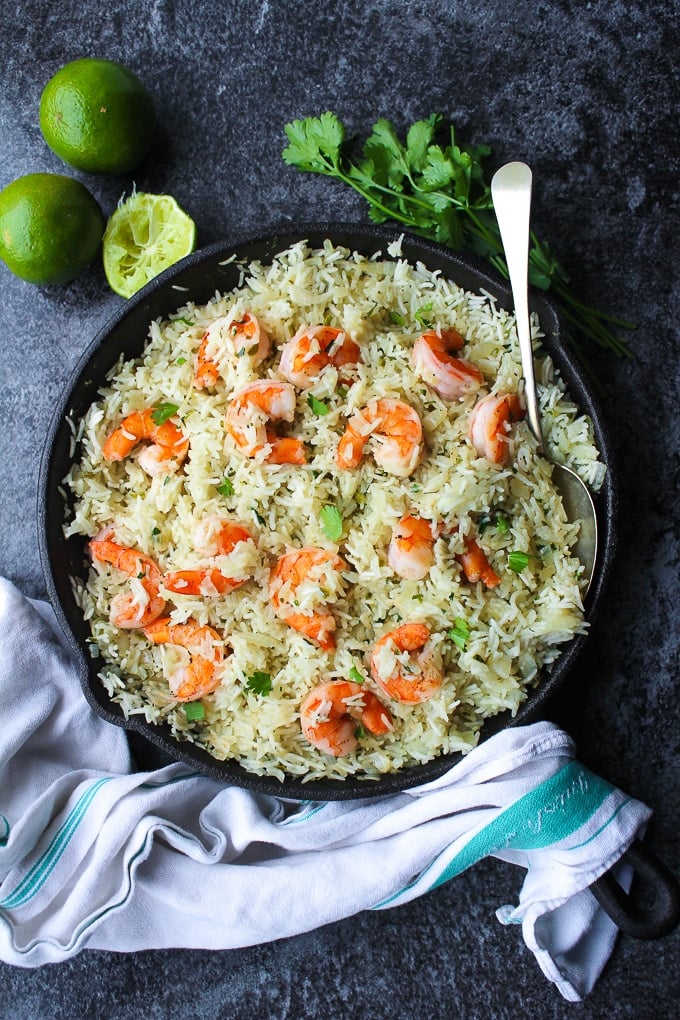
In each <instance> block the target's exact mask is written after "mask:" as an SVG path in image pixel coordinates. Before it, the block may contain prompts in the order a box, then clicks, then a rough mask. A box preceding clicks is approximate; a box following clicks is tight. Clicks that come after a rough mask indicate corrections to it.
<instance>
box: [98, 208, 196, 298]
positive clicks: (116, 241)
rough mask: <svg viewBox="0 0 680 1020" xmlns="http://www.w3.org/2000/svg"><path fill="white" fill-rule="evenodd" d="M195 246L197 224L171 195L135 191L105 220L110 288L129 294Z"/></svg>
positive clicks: (107, 270) (105, 259)
mask: <svg viewBox="0 0 680 1020" xmlns="http://www.w3.org/2000/svg"><path fill="white" fill-rule="evenodd" d="M195 247H196V224H195V223H194V221H193V220H192V219H191V217H190V216H188V215H187V213H185V212H184V210H183V209H182V208H181V207H180V206H179V205H178V203H177V201H176V200H175V199H174V198H173V197H172V196H171V195H152V194H149V193H148V192H134V193H133V194H132V195H131V196H130V198H128V199H127V200H125V201H121V202H120V203H119V205H118V208H117V209H116V210H115V212H114V213H113V214H112V215H111V217H110V218H109V221H108V223H107V226H106V231H105V232H104V238H103V242H102V255H103V261H104V273H105V274H106V279H107V280H108V283H109V286H110V287H111V289H112V290H113V291H115V293H116V294H120V296H121V297H124V298H129V297H132V295H133V294H136V293H137V291H138V290H140V289H141V288H142V287H143V286H145V284H147V283H149V281H150V280H152V279H153V278H154V277H155V276H158V274H159V273H161V272H163V270H164V269H168V268H169V267H170V266H172V265H174V264H175V263H176V262H179V260H180V259H182V258H184V257H185V256H186V255H190V254H191V252H192V251H194V249H195Z"/></svg>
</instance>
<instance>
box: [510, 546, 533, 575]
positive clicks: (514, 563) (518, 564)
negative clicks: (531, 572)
mask: <svg viewBox="0 0 680 1020" xmlns="http://www.w3.org/2000/svg"><path fill="white" fill-rule="evenodd" d="M508 566H509V568H510V570H514V572H515V573H516V574H521V573H522V571H523V570H524V568H525V567H528V566H529V555H528V553H525V552H519V551H518V550H516V549H515V550H513V552H510V553H508Z"/></svg>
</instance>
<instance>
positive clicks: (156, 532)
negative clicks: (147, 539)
mask: <svg viewBox="0 0 680 1020" xmlns="http://www.w3.org/2000/svg"><path fill="white" fill-rule="evenodd" d="M160 533H161V529H160V528H152V530H151V537H152V538H158V536H159V535H160Z"/></svg>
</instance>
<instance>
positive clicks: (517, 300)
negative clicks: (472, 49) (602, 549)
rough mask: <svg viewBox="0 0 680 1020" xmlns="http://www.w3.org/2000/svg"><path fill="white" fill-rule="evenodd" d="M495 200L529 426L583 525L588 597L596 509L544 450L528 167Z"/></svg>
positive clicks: (495, 187)
mask: <svg viewBox="0 0 680 1020" xmlns="http://www.w3.org/2000/svg"><path fill="white" fill-rule="evenodd" d="M491 197H492V199H493V204H494V209H495V212H496V218H497V220H498V226H499V228H500V232H501V240H502V241H503V247H504V249H505V258H506V261H507V264H508V272H509V275H510V286H511V288H512V298H513V302H514V305H515V318H516V320H517V336H518V338H519V350H520V355H521V358H522V372H523V375H524V384H525V397H526V404H527V422H528V425H529V428H530V429H531V431H532V433H533V434H534V437H535V439H536V442H537V444H538V450H539V452H540V453H541V454H542V455H543V456H544V457H545V458H546V459H547V460H549V461H550V462H551V463H552V464H553V465H554V466H553V475H552V477H553V481H554V482H555V485H556V486H557V488H558V490H559V492H560V495H561V496H562V500H563V503H564V509H565V513H566V515H567V519H568V520H569V521H572V522H573V521H580V522H581V526H580V528H579V534H578V540H577V542H576V544H575V546H574V554H575V555H576V556H577V557H578V558H579V560H580V561H581V563H582V564H583V578H584V581H585V589H584V594H585V592H587V590H588V588H589V587H590V583H591V581H592V579H593V571H594V569H595V559H596V556H597V516H596V514H595V506H594V504H593V500H592V497H591V495H590V492H589V490H588V487H587V485H586V484H585V482H583V481H582V479H581V478H579V476H578V475H577V474H576V472H575V471H572V470H571V468H568V467H565V465H564V464H558V463H557V462H556V461H555V460H554V459H553V457H551V455H550V453H549V452H548V450H547V449H546V446H545V442H544V440H543V430H542V428H541V419H540V415H539V410H538V398H537V396H536V380H535V377H534V360H533V353H532V349H531V333H530V329H529V300H528V297H529V295H528V269H529V219H530V214H531V169H530V168H529V167H528V166H527V165H526V163H506V164H505V166H502V167H501V168H500V170H497V171H496V173H495V174H494V176H493V179H492V181H491Z"/></svg>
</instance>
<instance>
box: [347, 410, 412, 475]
mask: <svg viewBox="0 0 680 1020" xmlns="http://www.w3.org/2000/svg"><path fill="white" fill-rule="evenodd" d="M422 437H423V428H422V425H421V423H420V418H419V417H418V412H417V411H416V410H415V408H413V407H411V405H410V404H407V403H405V402H404V401H403V400H394V399H392V398H388V397H383V398H381V399H376V400H371V401H370V403H368V404H367V405H366V407H364V408H362V409H361V410H360V411H358V410H357V411H355V412H354V414H353V415H352V417H351V418H350V419H349V421H348V422H347V428H346V430H345V434H344V435H343V437H342V439H341V440H340V443H339V444H338V449H337V453H336V458H335V459H336V463H337V465H338V467H340V468H355V467H357V466H358V464H359V463H360V461H361V458H362V457H363V454H364V447H365V446H366V443H367V442H368V441H369V439H370V440H372V443H371V446H372V452H373V457H374V458H375V462H376V464H378V465H379V467H381V468H384V470H385V471H387V472H389V474H392V475H397V476H398V477H399V478H406V477H407V476H408V475H410V474H411V473H412V472H413V471H415V469H416V467H417V465H418V461H419V460H420V455H421V453H422V445H421V442H422Z"/></svg>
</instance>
